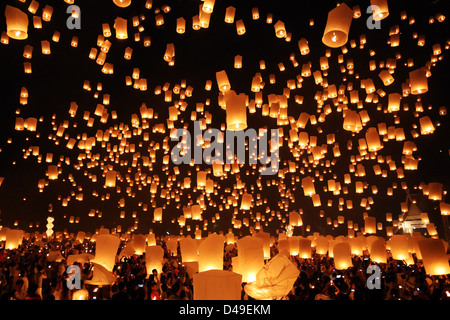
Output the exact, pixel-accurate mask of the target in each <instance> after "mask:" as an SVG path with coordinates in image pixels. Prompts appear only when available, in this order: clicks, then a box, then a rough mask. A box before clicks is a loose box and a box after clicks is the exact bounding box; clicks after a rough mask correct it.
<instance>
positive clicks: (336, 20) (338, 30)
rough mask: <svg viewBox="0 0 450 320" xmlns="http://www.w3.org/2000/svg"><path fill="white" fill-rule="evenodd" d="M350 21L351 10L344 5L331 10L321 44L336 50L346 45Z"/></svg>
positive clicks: (351, 16)
mask: <svg viewBox="0 0 450 320" xmlns="http://www.w3.org/2000/svg"><path fill="white" fill-rule="evenodd" d="M352 19H353V10H352V9H350V8H349V7H348V6H347V5H346V4H345V3H343V4H341V5H339V6H337V7H336V8H334V9H333V10H331V11H330V12H329V13H328V19H327V25H326V27H325V31H324V33H323V37H322V42H323V43H324V44H325V45H327V46H328V47H331V48H338V47H341V46H343V45H344V44H346V43H347V40H348V32H349V30H350V25H351V23H352Z"/></svg>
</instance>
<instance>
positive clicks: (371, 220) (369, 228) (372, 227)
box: [364, 217, 377, 234]
mask: <svg viewBox="0 0 450 320" xmlns="http://www.w3.org/2000/svg"><path fill="white" fill-rule="evenodd" d="M376 224H377V220H376V218H375V217H366V218H365V219H364V231H365V233H367V234H372V233H377V226H376Z"/></svg>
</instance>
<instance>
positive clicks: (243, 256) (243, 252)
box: [237, 236, 264, 282]
mask: <svg viewBox="0 0 450 320" xmlns="http://www.w3.org/2000/svg"><path fill="white" fill-rule="evenodd" d="M237 248H238V257H239V265H240V270H239V271H240V272H239V273H240V274H242V282H252V281H255V280H256V274H257V273H258V272H259V270H260V269H261V268H262V267H263V266H264V250H263V240H262V239H261V238H254V237H251V236H247V237H244V238H241V239H239V240H238V241H237Z"/></svg>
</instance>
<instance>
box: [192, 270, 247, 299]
mask: <svg viewBox="0 0 450 320" xmlns="http://www.w3.org/2000/svg"><path fill="white" fill-rule="evenodd" d="M241 282H242V276H241V275H240V274H237V273H235V272H231V271H225V270H209V271H203V272H199V273H196V274H194V276H193V285H194V290H193V291H194V300H240V299H241Z"/></svg>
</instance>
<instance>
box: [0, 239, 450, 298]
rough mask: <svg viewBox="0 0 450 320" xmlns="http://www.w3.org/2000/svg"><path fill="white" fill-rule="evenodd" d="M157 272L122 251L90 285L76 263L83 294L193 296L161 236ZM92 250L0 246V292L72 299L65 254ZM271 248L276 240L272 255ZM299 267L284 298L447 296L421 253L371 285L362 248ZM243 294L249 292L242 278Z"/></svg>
mask: <svg viewBox="0 0 450 320" xmlns="http://www.w3.org/2000/svg"><path fill="white" fill-rule="evenodd" d="M158 244H159V245H161V246H162V247H163V249H164V252H165V253H164V265H163V268H162V272H161V273H159V272H158V271H157V270H156V269H154V270H152V272H151V274H149V275H148V274H147V268H146V266H145V256H144V255H131V256H123V257H121V258H120V259H118V260H117V262H116V264H115V266H114V270H113V273H114V275H115V276H116V279H117V280H116V282H115V283H114V284H112V285H107V286H94V285H89V284H86V283H85V282H86V281H87V280H89V279H91V278H92V276H93V272H92V266H93V264H91V263H89V262H84V263H76V264H78V266H79V267H80V270H81V285H82V288H83V289H82V290H84V291H85V292H86V294H85V295H84V296H85V298H86V299H89V300H192V299H193V297H194V294H193V290H194V287H193V279H192V275H191V274H190V273H189V272H187V270H186V268H185V266H184V265H183V263H182V260H181V255H180V253H179V250H178V254H177V255H172V254H170V252H169V251H168V250H167V247H166V246H165V243H164V241H162V240H160V241H159V243H158ZM55 249H57V250H58V251H59V252H61V254H62V257H63V258H61V259H57V260H55V261H49V259H48V257H49V252H50V251H52V250H55ZM82 252H95V243H93V242H89V241H85V242H84V243H78V244H75V243H74V242H73V240H69V239H65V240H62V241H55V240H53V241H48V242H46V243H45V245H44V246H43V245H42V244H40V245H38V244H35V243H34V242H33V239H31V240H25V239H24V241H23V242H22V244H21V245H20V246H19V248H18V249H14V250H8V249H4V247H2V248H1V249H0V292H1V293H0V299H1V300H72V298H73V294H74V292H75V291H76V290H77V289H73V288H69V287H70V286H68V281H67V280H68V277H69V275H68V271H67V270H68V268H67V267H68V265H67V260H66V258H67V256H68V255H71V254H78V253H82ZM276 254H277V247H276V245H274V246H272V247H271V256H272V257H273V256H274V255H276ZM236 255H237V248H236V247H234V248H233V249H232V250H226V251H224V265H223V269H224V270H232V257H234V256H236ZM290 260H291V262H292V263H293V264H294V265H296V266H297V268H298V270H299V271H300V273H299V276H298V278H297V280H296V281H295V283H294V285H293V288H292V290H291V291H290V292H289V293H288V294H287V295H286V296H285V297H284V298H283V299H286V300H450V279H449V278H448V277H447V276H431V275H428V274H426V272H425V270H424V267H423V266H422V265H421V263H420V261H417V260H416V263H415V264H413V265H407V264H405V263H404V262H403V261H398V260H393V259H392V258H389V259H388V261H387V263H386V264H378V267H379V268H380V271H381V277H380V279H379V281H380V282H379V287H378V288H377V287H375V288H369V287H368V281H367V280H368V277H370V275H371V273H367V268H368V267H369V266H370V265H372V262H371V260H370V257H369V256H368V255H362V256H354V257H353V258H352V260H353V267H351V268H348V269H346V270H336V269H335V268H334V266H333V259H332V258H330V257H328V256H326V255H318V254H314V252H313V255H312V258H311V259H301V258H299V257H298V256H291V257H290ZM242 288H243V290H242V295H241V298H242V300H252V297H250V296H248V295H247V294H246V292H245V290H244V284H243V286H242Z"/></svg>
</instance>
